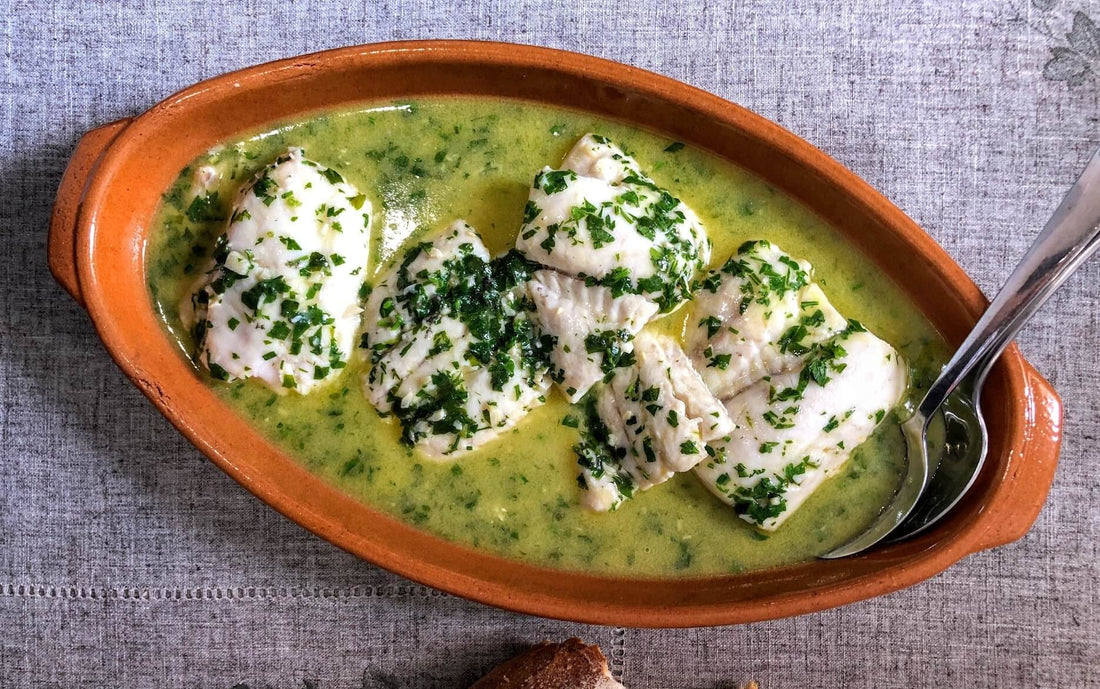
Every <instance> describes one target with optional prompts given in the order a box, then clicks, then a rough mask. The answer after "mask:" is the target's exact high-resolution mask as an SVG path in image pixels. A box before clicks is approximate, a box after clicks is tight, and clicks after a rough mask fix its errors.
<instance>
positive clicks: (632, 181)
mask: <svg viewBox="0 0 1100 689" xmlns="http://www.w3.org/2000/svg"><path fill="white" fill-rule="evenodd" d="M569 166H572V168H575V169H571V168H570V167H569ZM516 248H517V249H518V250H519V251H520V252H521V253H522V254H524V255H525V256H527V258H529V259H531V260H532V261H535V262H536V263H540V264H542V265H544V266H547V267H550V268H553V269H555V270H557V271H559V272H561V273H564V274H566V275H571V276H574V277H580V278H584V277H588V278H593V279H595V280H598V281H600V282H601V283H602V284H605V285H607V286H608V287H611V288H612V289H613V291H614V292H615V295H616V296H618V295H619V294H622V293H626V292H634V293H637V294H641V295H643V296H645V297H646V298H648V299H651V300H653V301H655V302H657V304H658V305H659V306H660V309H661V311H672V310H673V309H675V308H677V307H678V306H679V305H680V304H682V303H683V302H684V301H685V300H686V299H688V298H689V296H690V290H691V282H692V280H693V279H694V277H695V274H696V272H697V271H699V270H700V269H702V268H703V267H704V266H705V265H706V264H707V262H708V261H709V260H710V242H709V241H708V240H707V237H706V234H705V232H704V231H703V226H702V223H700V221H699V218H698V217H697V216H696V215H695V213H694V212H693V211H692V210H691V209H690V208H688V207H687V205H686V204H684V203H683V202H682V201H680V200H679V199H677V198H675V197H674V196H672V195H671V194H669V193H668V192H667V191H665V190H663V189H661V188H660V187H658V186H657V185H656V184H655V183H654V182H653V181H652V180H651V179H650V178H649V177H647V176H645V175H644V174H643V173H642V172H641V171H640V170H639V169H638V166H637V162H636V161H635V160H634V159H633V158H630V157H629V156H627V155H626V154H625V153H623V152H622V151H621V150H620V149H619V148H618V147H616V146H615V145H614V144H612V143H611V142H610V141H608V140H607V139H605V138H604V137H600V136H595V135H592V134H588V135H585V136H584V137H582V138H581V139H580V140H579V141H578V142H577V144H576V145H575V146H574V148H573V150H572V151H570V153H569V154H568V155H567V156H566V157H565V161H564V163H563V168H562V169H559V170H553V169H551V168H549V167H548V168H545V169H543V170H542V171H541V172H540V173H539V174H538V175H536V177H535V182H534V185H533V186H532V189H531V191H530V195H529V198H528V202H527V207H526V209H525V213H524V224H523V226H522V227H521V228H520V232H519V237H518V238H517V240H516Z"/></svg>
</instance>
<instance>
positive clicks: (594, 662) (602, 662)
mask: <svg viewBox="0 0 1100 689" xmlns="http://www.w3.org/2000/svg"><path fill="white" fill-rule="evenodd" d="M470 689H624V687H623V685H621V684H619V683H618V682H617V681H615V678H614V677H612V676H611V671H610V670H609V669H608V667H607V658H605V657H604V654H603V653H602V652H601V651H600V647H599V646H588V645H586V644H585V643H584V642H583V641H581V640H580V639H576V638H573V639H569V640H567V641H565V642H563V643H560V644H554V643H550V642H549V641H543V642H542V643H540V644H537V645H536V646H533V647H531V648H530V649H528V650H526V651H524V652H523V653H521V654H520V655H518V656H516V657H515V658H512V659H511V660H508V661H505V662H504V663H501V664H500V665H498V666H497V667H495V668H494V669H493V670H492V671H491V672H490V673H489V674H487V675H485V676H484V677H482V678H481V679H479V680H478V681H477V682H474V684H473V686H471V687H470Z"/></svg>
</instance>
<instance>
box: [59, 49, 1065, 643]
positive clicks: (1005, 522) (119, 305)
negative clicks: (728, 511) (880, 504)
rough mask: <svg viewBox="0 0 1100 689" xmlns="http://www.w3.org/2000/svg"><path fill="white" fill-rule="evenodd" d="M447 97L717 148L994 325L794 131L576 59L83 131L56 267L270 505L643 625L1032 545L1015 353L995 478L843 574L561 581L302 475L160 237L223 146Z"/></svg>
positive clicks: (1051, 445)
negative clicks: (171, 298)
mask: <svg viewBox="0 0 1100 689" xmlns="http://www.w3.org/2000/svg"><path fill="white" fill-rule="evenodd" d="M436 94H466V95H478V96H485V97H492V98H519V99H527V100H531V101H539V102H544V103H550V104H554V105H559V106H567V107H571V108H575V109H580V110H584V111H589V112H592V113H596V114H599V115H601V116H604V117H609V118H614V119H618V120H623V121H627V122H631V123H634V124H636V125H638V126H641V127H644V128H647V129H650V130H653V131H657V132H660V133H662V134H664V135H666V136H668V137H671V138H674V139H677V140H680V141H685V142H688V143H690V144H691V145H694V146H698V147H700V148H704V149H708V150H710V151H712V152H713V153H715V154H717V155H719V156H723V157H725V158H727V159H729V160H732V161H734V162H735V163H737V164H738V165H741V166H743V167H745V168H748V169H749V170H751V171H752V172H754V173H756V174H757V175H759V176H761V177H763V178H765V179H767V180H769V181H770V182H771V183H773V184H775V185H777V186H779V187H780V188H782V189H784V190H786V191H787V192H788V193H790V194H792V195H794V196H795V197H797V198H798V199H800V200H801V201H802V202H803V203H805V204H806V205H808V206H809V207H811V208H813V209H814V210H815V211H816V212H817V213H819V214H820V215H822V216H824V217H825V218H826V219H828V220H829V221H830V222H832V223H833V224H834V225H835V226H836V227H838V228H840V229H841V230H842V231H843V232H844V233H845V234H846V235H847V237H848V238H849V239H850V240H851V242H852V244H853V245H854V246H855V247H858V249H859V250H861V251H863V252H866V254H867V255H869V256H870V257H871V258H872V259H873V260H874V261H876V262H877V263H878V264H879V265H881V266H882V268H883V269H884V270H885V271H886V272H887V273H888V274H889V275H891V276H892V277H893V279H894V280H895V281H896V282H897V283H898V284H899V285H901V286H902V287H903V288H904V289H906V290H907V291H908V292H909V293H910V294H911V295H912V298H913V299H914V300H915V301H916V303H917V304H918V306H919V307H920V308H921V309H922V310H923V311H924V312H925V313H926V314H927V315H928V317H929V318H930V319H931V320H932V322H933V323H934V324H935V325H936V326H937V327H938V328H939V329H940V331H941V332H943V334H944V335H945V336H946V337H947V339H948V340H949V341H952V342H955V343H958V342H960V341H961V340H962V338H963V336H964V335H965V333H966V331H967V330H968V329H969V328H970V327H971V325H972V324H973V323H974V322H975V321H976V319H977V317H978V315H979V314H980V313H981V311H982V310H983V309H984V308H985V305H986V300H985V299H984V298H983V296H982V294H981V293H980V292H979V291H978V288H977V287H976V286H975V285H974V283H973V282H972V281H971V280H970V278H968V277H967V276H966V274H964V273H963V271H962V270H961V269H960V268H959V266H958V265H957V264H956V263H955V262H954V261H953V260H952V259H951V258H950V257H949V256H948V255H947V254H946V253H945V252H944V251H943V249H941V248H940V247H939V246H937V245H936V244H935V242H933V241H932V239H931V238H930V237H929V236H928V235H926V234H925V233H924V232H923V231H921V229H920V228H919V227H917V226H916V224H914V223H913V221H912V220H910V219H909V218H908V217H906V216H905V215H904V214H903V213H902V212H901V211H900V210H898V209H897V208H896V207H894V206H893V205H892V204H891V203H890V202H889V201H887V200H886V199H885V198H883V197H882V196H881V195H880V194H878V193H877V192H876V191H875V190H874V189H872V188H871V187H870V186H868V185H867V184H866V183H864V182H863V181H861V180H860V179H859V178H857V177H856V176H855V175H853V174H852V173H851V172H849V171H848V170H846V169H845V168H844V167H842V166H841V165H840V164H838V163H836V162H835V161H833V160H832V159H831V158H829V157H828V156H826V155H825V154H824V153H822V152H821V151H819V150H817V149H815V148H814V147H812V146H810V145H809V144H807V143H806V142H805V141H802V140H801V139H799V138H798V137H796V136H794V135H793V134H791V133H790V132H788V131H786V130H784V129H782V128H781V127H779V126H777V125H775V124H773V123H771V122H768V121H767V120H764V119H762V118H761V117H758V116H757V115H754V114H753V113H751V112H749V111H747V110H745V109H743V108H741V107H739V106H737V105H734V104H732V103H729V102H727V101H724V100H722V99H720V98H718V97H716V96H712V95H710V94H708V93H704V92H702V91H699V90H697V89H695V88H692V87H690V86H686V85H684V84H682V83H679V82H676V81H673V80H671V79H667V78H664V77H661V76H657V75H655V74H651V73H648V72H644V71H642V70H638V69H634V68H632V67H627V66H624V65H620V64H616V63H613V62H607V61H605V60H600V59H596V58H592V57H585V56H582V55H576V54H572V53H566V52H559V51H555V50H547V49H543V48H534V47H527V46H518V45H504V44H494V43H477V42H457V41H423V42H410V43H388V44H378V45H370V46H363V47H353V48H344V49H340V50H333V51H329V52H324V53H318V54H315V55H308V56H305V57H300V58H294V59H289V60H282V61H279V62H273V63H270V64H266V65H261V66H259V67H253V68H250V69H245V70H242V71H239V72H234V73H232V74H227V75H225V76H221V77H217V78H215V79H211V80H209V81H205V82H202V83H200V84H197V85H196V86H193V87H191V88H189V89H186V90H185V91H182V92H180V93H177V94H176V95H174V96H171V97H170V98H168V99H167V100H165V101H163V102H162V103H160V104H158V105H156V106H155V107H153V108H152V109H150V110H149V111H148V112H146V113H144V114H142V115H140V116H138V117H136V118H134V119H132V120H123V121H119V122H114V123H111V124H108V125H105V126H103V127H100V128H99V129H95V130H93V131H91V132H89V133H88V134H86V135H85V136H84V138H83V139H81V141H80V143H79V145H78V146H77V149H76V151H75V153H74V154H73V159H72V162H71V163H70V165H69V168H68V170H67V171H66V173H65V176H64V179H63V180H62V183H61V188H60V190H59V192H58V197H57V203H56V206H55V208H54V215H53V219H52V222H51V227H50V239H49V261H50V268H51V270H52V272H53V274H54V276H55V277H56V278H57V280H58V281H59V282H60V283H61V284H62V285H63V286H64V287H65V289H66V290H68V291H69V293H70V294H72V296H73V297H74V298H75V299H76V300H77V301H78V302H80V303H81V304H83V305H84V306H85V308H87V310H88V313H89V314H90V316H91V318H92V321H93V323H94V324H95V327H96V330H97V331H98V332H99V335H100V337H101V338H102V339H103V343H104V345H105V346H106V347H107V350H108V351H109V352H110V354H111V356H112V357H114V359H115V361H117V362H118V365H119V366H121V367H122V369H123V371H125V372H126V374H127V375H128V376H129V377H130V379H131V380H132V381H133V382H134V384H135V385H137V386H138V387H139V388H140V389H141V391H142V392H144V393H145V395H146V396H147V397H148V398H149V399H150V400H152V402H153V404H155V405H156V406H157V408H158V409H160V410H161V412H162V413H164V415H165V416H167V417H168V419H169V420H170V421H171V422H172V423H173V424H174V425H175V426H176V427H177V428H178V429H179V430H180V431H181V432H182V433H183V434H184V435H186V436H187V437H188V438H189V439H190V440H191V441H192V442H193V443H194V444H195V445H196V446H197V447H198V448H199V449H200V450H202V451H203V452H204V453H205V454H206V455H207V456H208V457H210V459H211V460H213V461H214V463H215V464H217V465H218V466H219V467H221V468H222V469H223V470H224V471H226V472H227V473H228V474H229V475H230V476H232V477H233V478H234V479H236V480H237V481H239V482H240V483H241V484H242V485H243V486H244V487H245V488H247V489H248V490H250V491H252V492H253V493H255V494H256V495H257V496H258V497H259V498H260V499H262V500H264V501H265V502H267V503H268V504H269V505H271V506H272V507H274V508H275V509H277V510H279V511H280V512H282V513H283V514H285V515H286V516H287V517H289V518H291V519H293V520H294V521H296V522H298V523H299V524H301V525H302V526H304V527H306V528H307V529H309V530H311V531H313V532H314V533H316V534H317V535H319V536H321V537H322V538H325V539H327V540H329V541H332V542H333V543H335V544H337V545H339V546H340V547H342V548H345V549H347V550H349V551H351V552H353V553H355V554H356V555H359V556H360V557H363V558H365V559H367V560H369V561H371V562H374V563H376V564H378V565H380V566H382V567H385V568H386V569H389V570H392V571H394V572H396V573H398V574H401V575H403V576H406V577H408V578H410V579H413V580H415V581H419V582H422V583H424V584H427V585H430V586H434V587H436V588H439V589H442V590H444V591H449V592H451V593H455V594H458V595H460V596H464V597H467V598H471V599H474V600H477V601H481V602H484V603H489V604H491V605H496V606H500V607H502V608H508V609H511V610H517V611H522V612H526V613H532V614H537V615H544V616H550V617H559V618H565V619H571V620H577V621H584V622H596V623H602V624H615V625H630V626H696V625H714V624H730V623H740V622H749V621H753V620H762V619H767V618H775V617H781V616H786V615H795V614H800V613H806V612H811V611H815V610H821V609H824V608H829V607H833V606H837V605H842V604H844V603H850V602H853V601H857V600H860V599H864V598H868V597H871V596H877V595H880V594H883V593H887V592H889V591H894V590H897V589H900V588H902V587H905V586H909V585H911V584H914V583H916V582H918V581H921V580H922V579H925V578H927V577H930V576H932V575H934V574H936V573H938V572H940V571H942V570H943V569H945V568H946V567H948V566H949V565H951V564H952V563H954V562H956V561H958V560H960V559H961V558H963V557H965V556H967V555H968V554H970V553H973V552H976V551H979V550H983V549H986V548H992V547H994V546H998V545H1002V544H1005V543H1009V542H1011V541H1014V540H1016V539H1018V538H1020V537H1021V536H1023V535H1024V533H1025V532H1026V531H1027V530H1028V528H1029V527H1030V526H1031V524H1032V523H1033V522H1034V520H1035V518H1036V517H1037V515H1038V513H1039V509H1040V507H1041V506H1042V504H1043V501H1044V499H1045V497H1046V494H1047V491H1048V490H1049V487H1050V483H1051V480H1052V478H1053V476H1054V469H1055V464H1056V461H1057V457H1058V447H1059V444H1060V431H1061V403H1060V400H1059V398H1058V396H1057V394H1056V393H1055V392H1054V390H1053V389H1052V388H1051V386H1050V384H1049V383H1047V382H1046V381H1045V380H1044V379H1043V378H1042V377H1040V376H1039V375H1038V374H1037V373H1036V371H1035V370H1034V369H1033V368H1032V367H1031V366H1030V365H1029V364H1028V363H1027V362H1026V361H1024V359H1023V357H1022V356H1021V355H1020V352H1019V351H1018V350H1017V348H1016V347H1015V346H1013V347H1010V348H1009V349H1008V351H1007V352H1006V353H1005V355H1004V356H1003V357H1002V358H1001V360H1000V362H999V363H998V364H997V365H996V367H995V368H994V370H993V373H992V375H991V376H990V378H989V382H988V384H987V387H986V393H985V394H984V395H983V402H984V411H985V415H986V418H987V420H988V423H989V433H990V452H989V461H988V462H987V464H986V466H985V469H984V470H983V472H982V474H981V476H980V477H979V478H978V481H977V483H976V485H975V486H974V488H973V489H972V490H971V492H970V494H969V495H968V496H967V498H966V499H965V500H964V501H963V502H962V503H961V504H960V505H959V507H958V508H957V509H956V511H955V512H954V514H953V515H952V516H951V518H949V519H948V520H946V521H945V522H943V523H942V524H941V525H939V526H938V527H937V528H935V529H933V530H932V531H931V532H929V533H927V534H925V535H924V536H922V537H920V538H918V539H916V540H912V541H909V542H906V543H901V544H895V545H889V546H884V547H880V548H877V549H875V550H873V551H872V552H869V553H866V554H864V555H861V556H858V557H853V558H850V559H846V560H839V561H817V562H809V563H805V564H802V565H797V566H791V567H785V568H782V569H777V570H771V571H766V572H756V573H750V574H743V575H736V576H713V577H706V578H697V579H689V580H683V581H680V582H678V583H676V584H675V585H669V582H668V580H664V581H661V580H653V579H650V580H630V581H626V582H624V581H623V580H622V579H617V578H612V577H605V576H592V575H586V574H578V573H572V572H560V571H555V570H551V569H544V568H540V567H533V566H528V565H524V564H519V563H516V562H513V561H509V560H504V559H501V558H499V557H494V556H492V555H487V554H484V553H481V552H476V551H473V550H470V549H468V548H466V547H463V546H458V545H455V544H452V543H448V542H445V541H443V540H440V539H438V538H436V537H434V536H431V535H428V534H426V533H423V532H421V531H418V530H416V529H414V528H412V527H410V526H407V525H405V524H403V523H401V522H398V521H396V520H395V519H392V518H390V517H388V516H385V515H383V514H381V513H379V512H377V511H375V510H373V509H371V508H369V507H367V506H365V505H363V504H361V503H359V502H356V501H355V500H352V499H351V498H350V497H347V496H345V495H343V494H342V493H340V492H339V491H337V490H336V489H334V488H332V487H330V486H329V485H327V484H325V483H323V482H322V481H320V480H319V479H317V478H315V477H314V476H312V475H311V474H309V473H308V472H307V471H305V470H304V469H302V468H301V467H299V466H298V465H297V464H296V463H295V462H294V461H293V460H292V459H291V458H290V457H288V456H287V455H286V454H284V453H283V452H282V451H281V450H279V449H278V448H277V447H276V446H275V445H274V444H272V443H271V442H269V441H268V440H267V439H265V438H264V437H262V436H261V435H260V434H259V433H258V432H256V431H255V430H253V429H252V428H251V427H250V426H249V425H248V424H247V423H246V422H245V421H244V420H243V419H241V418H239V417H238V416H237V415H236V414H235V413H234V412H233V411H232V410H231V409H230V408H229V407H227V406H226V405H225V404H224V403H222V402H221V401H220V400H219V399H218V398H217V397H216V396H215V395H214V394H213V393H212V392H211V391H210V390H209V389H208V388H207V386H206V384H204V382H203V381H202V380H200V378H199V377H198V375H197V374H196V372H195V371H194V369H192V367H191V366H190V365H189V363H188V362H187V361H186V360H185V359H184V357H182V356H181V354H180V352H179V349H178V347H177V346H176V345H174V344H173V343H172V342H171V341H170V340H169V338H168V337H167V336H166V335H165V333H164V331H163V330H162V328H161V326H160V324H159V322H158V319H157V315H156V314H155V313H154V311H153V305H152V302H151V299H150V296H149V294H148V292H147V290H146V283H145V245H146V239H147V235H148V232H149V226H150V218H151V217H152V215H153V212H154V210H155V208H156V207H157V203H158V201H159V200H160V196H161V194H162V192H163V191H164V190H165V189H166V188H167V187H168V186H169V184H170V183H171V182H172V181H173V180H174V179H175V177H176V174H177V173H178V171H179V170H180V169H181V168H182V167H183V166H184V165H185V164H187V163H188V162H189V161H190V160H191V159H192V158H193V157H195V156H196V155H198V154H199V153H201V152H203V151H205V150H207V149H209V148H210V147H211V146H212V145H213V144H215V143H216V142H219V141H223V140H226V139H233V138H234V137H237V136H238V135H243V134H245V133H247V132H249V131H253V130H256V129H258V128H260V127H262V126H264V125H267V124H270V123H272V122H275V121H279V120H285V119H291V118H297V117H301V116H303V115H304V114H306V113H309V112H311V111H317V110H324V109H330V108H341V107H347V106H349V105H352V104H355V103H359V102H369V101H377V100H390V99H400V98H408V97H416V96H423V95H436Z"/></svg>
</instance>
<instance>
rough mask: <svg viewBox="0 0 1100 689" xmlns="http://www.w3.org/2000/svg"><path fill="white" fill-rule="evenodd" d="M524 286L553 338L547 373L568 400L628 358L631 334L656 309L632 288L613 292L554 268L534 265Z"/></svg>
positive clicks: (542, 324)
mask: <svg viewBox="0 0 1100 689" xmlns="http://www.w3.org/2000/svg"><path fill="white" fill-rule="evenodd" d="M527 289H528V293H529V294H530V295H531V300H532V301H533V302H534V303H535V310H536V313H537V316H538V321H539V326H540V327H541V328H542V330H543V331H544V332H547V333H552V334H553V336H554V337H555V338H556V342H555V346H554V348H553V350H552V351H551V353H550V359H551V363H552V367H551V371H550V376H551V378H553V379H554V380H555V381H557V383H558V385H559V386H560V387H561V389H562V390H563V391H564V392H565V394H566V396H567V397H569V401H570V402H576V401H578V400H579V399H580V398H581V397H583V396H584V393H586V392H587V391H588V389H589V388H591V387H592V385H593V384H595V383H596V382H597V381H599V380H600V379H602V378H603V377H604V376H606V375H608V374H609V373H611V372H613V371H614V370H615V369H616V368H617V367H618V366H619V365H620V364H622V363H625V362H626V361H628V360H629V359H630V358H632V352H633V350H634V345H633V340H634V336H635V335H637V333H638V331H640V330H641V329H642V326H644V325H645V324H646V323H648V322H649V320H650V319H651V318H653V316H654V315H655V314H656V313H657V305H656V304H655V303H653V302H652V301H649V300H648V299H646V298H644V297H641V296H639V295H637V294H623V295H621V296H619V297H615V296H614V295H613V293H612V291H611V289H610V288H607V287H601V286H599V285H594V286H591V287H589V286H588V285H585V284H584V282H583V281H582V280H578V279H576V278H571V277H568V276H566V275H562V274H561V273H559V272H557V271H554V270H539V271H536V272H535V274H534V276H533V278H532V279H531V281H530V282H529V283H528V284H527Z"/></svg>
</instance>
